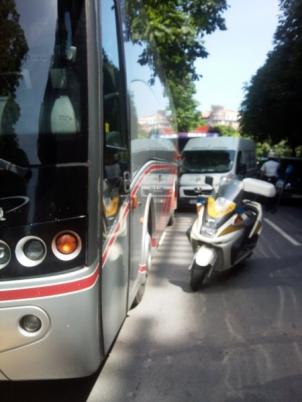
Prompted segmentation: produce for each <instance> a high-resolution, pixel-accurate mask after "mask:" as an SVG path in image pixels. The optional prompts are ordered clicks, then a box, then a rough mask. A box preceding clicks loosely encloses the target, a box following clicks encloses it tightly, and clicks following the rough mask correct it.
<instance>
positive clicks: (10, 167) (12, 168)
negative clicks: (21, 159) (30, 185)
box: [0, 158, 31, 177]
mask: <svg viewBox="0 0 302 402" xmlns="http://www.w3.org/2000/svg"><path fill="white" fill-rule="evenodd" d="M0 170H7V171H8V172H12V173H15V174H16V175H18V176H20V177H26V176H28V175H30V173H31V170H30V169H29V168H25V167H22V166H19V165H16V164H14V163H12V162H10V161H7V160H6V159H1V158H0Z"/></svg>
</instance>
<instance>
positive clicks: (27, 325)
mask: <svg viewBox="0 0 302 402" xmlns="http://www.w3.org/2000/svg"><path fill="white" fill-rule="evenodd" d="M20 327H21V328H22V329H23V330H24V331H26V332H29V333H33V332H38V331H39V330H40V329H41V327H42V322H41V320H40V318H39V317H37V316H35V315H33V314H28V315H25V316H24V317H22V318H21V320H20Z"/></svg>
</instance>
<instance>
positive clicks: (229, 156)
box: [182, 150, 235, 173]
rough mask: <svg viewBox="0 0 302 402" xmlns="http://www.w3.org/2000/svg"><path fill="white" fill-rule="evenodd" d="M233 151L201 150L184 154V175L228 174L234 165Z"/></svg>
mask: <svg viewBox="0 0 302 402" xmlns="http://www.w3.org/2000/svg"><path fill="white" fill-rule="evenodd" d="M234 158H235V151H233V150H203V151H202V150H200V151H185V152H184V153H183V169H182V170H183V173H227V172H229V171H230V170H231V169H232V167H233V164H234Z"/></svg>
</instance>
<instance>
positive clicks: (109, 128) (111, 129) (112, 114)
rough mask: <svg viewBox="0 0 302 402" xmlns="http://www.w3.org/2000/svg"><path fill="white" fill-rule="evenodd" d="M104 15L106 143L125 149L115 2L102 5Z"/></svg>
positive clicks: (111, 0)
mask: <svg viewBox="0 0 302 402" xmlns="http://www.w3.org/2000/svg"><path fill="white" fill-rule="evenodd" d="M102 13H103V19H102V27H103V32H102V41H103V49H102V53H103V54H102V57H103V97H104V135H105V138H104V143H105V146H108V147H114V148H123V147H125V146H126V143H127V142H126V138H125V129H124V127H123V123H122V112H121V105H122V90H121V88H122V85H121V66H120V60H119V48H118V37H117V25H116V15H115V6H114V1H113V0H107V1H105V2H103V3H102Z"/></svg>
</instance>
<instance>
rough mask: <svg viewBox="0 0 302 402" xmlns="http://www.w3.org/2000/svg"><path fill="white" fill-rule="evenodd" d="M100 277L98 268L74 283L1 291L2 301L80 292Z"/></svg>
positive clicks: (0, 299) (0, 297) (0, 298)
mask: <svg viewBox="0 0 302 402" xmlns="http://www.w3.org/2000/svg"><path fill="white" fill-rule="evenodd" d="M99 275H100V272H99V268H97V269H96V270H95V271H94V272H93V273H92V274H91V275H89V276H87V277H86V278H83V279H78V280H75V281H72V282H66V283H59V284H55V285H45V286H37V287H34V288H23V289H9V290H0V301H9V300H20V299H36V298H40V297H49V296H58V295H60V294H65V293H74V292H79V291H81V290H85V289H88V288H90V287H92V286H93V285H95V283H96V282H97V280H98V278H99Z"/></svg>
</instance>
